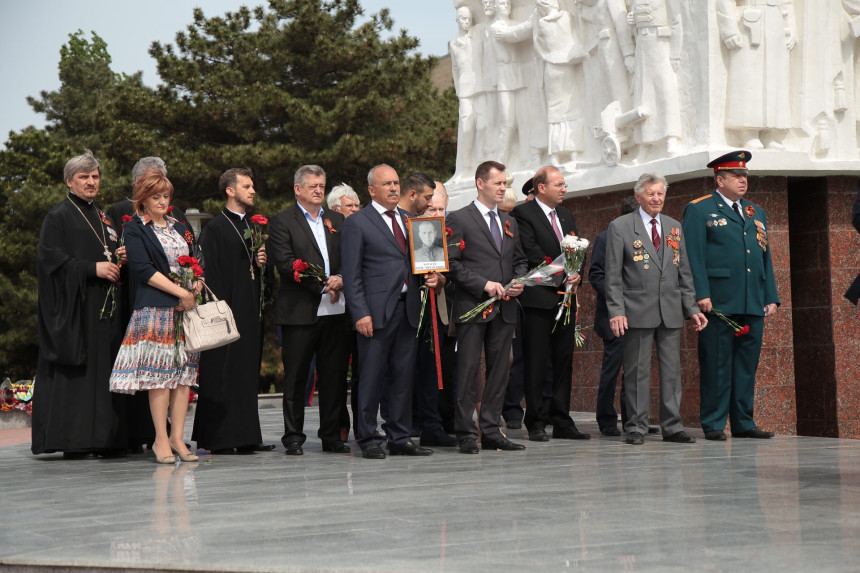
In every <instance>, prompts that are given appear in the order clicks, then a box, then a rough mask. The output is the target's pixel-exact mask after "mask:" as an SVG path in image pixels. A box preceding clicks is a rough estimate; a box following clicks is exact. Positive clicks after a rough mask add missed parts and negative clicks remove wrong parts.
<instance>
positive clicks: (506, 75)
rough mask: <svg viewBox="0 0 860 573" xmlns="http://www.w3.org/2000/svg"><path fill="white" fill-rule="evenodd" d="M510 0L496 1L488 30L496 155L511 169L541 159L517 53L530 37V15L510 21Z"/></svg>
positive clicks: (521, 66)
mask: <svg viewBox="0 0 860 573" xmlns="http://www.w3.org/2000/svg"><path fill="white" fill-rule="evenodd" d="M511 7H512V6H511V0H496V2H495V16H494V20H493V24H492V26H491V28H490V29H491V33H492V36H493V38H494V39H495V41H496V42H495V46H494V50H493V51H494V54H495V57H496V90H497V92H498V100H497V103H498V107H497V111H498V116H497V119H498V123H497V125H498V128H499V134H498V140H499V145H498V147H497V150H496V151H497V154H498V156H499V157H501V158H504V161H505V162H506V164H509V166H510V167H511V168H512V169H516V168H521V167H522V166H524V165H527V164H528V162H529V159H530V158H533V159H537V160H539V159H540V153H539V152H538V150H537V148H536V142H534V141H532V139H531V133H530V127H531V124H532V121H533V120H538V118H530V113H529V101H528V98H527V94H528V93H529V92H528V91H527V90H526V82H525V77H526V75H527V74H526V66H525V65H524V63H525V62H526V61H527V60H526V59H525V58H523V57H522V56H521V55H520V51H519V50H518V49H517V48H518V46H517V44H518V43H520V42H524V41H526V40H531V38H532V26H533V17H530V18H529V19H527V20H525V21H523V22H513V21H512V20H511Z"/></svg>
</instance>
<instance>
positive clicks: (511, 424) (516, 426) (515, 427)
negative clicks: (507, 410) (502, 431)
mask: <svg viewBox="0 0 860 573" xmlns="http://www.w3.org/2000/svg"><path fill="white" fill-rule="evenodd" d="M505 427H506V428H507V429H509V430H519V429H520V428H522V427H523V423H522V422H508V423H506V424H505Z"/></svg>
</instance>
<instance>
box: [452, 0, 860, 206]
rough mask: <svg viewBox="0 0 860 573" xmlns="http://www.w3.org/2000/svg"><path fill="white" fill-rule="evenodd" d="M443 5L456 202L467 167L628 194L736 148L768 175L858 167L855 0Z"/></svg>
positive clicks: (489, 0)
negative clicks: (640, 183)
mask: <svg viewBox="0 0 860 573" xmlns="http://www.w3.org/2000/svg"><path fill="white" fill-rule="evenodd" d="M453 7H454V8H455V9H461V10H458V12H457V17H458V22H460V25H459V31H458V33H457V37H455V38H454V39H453V40H452V41H451V43H450V44H449V51H450V54H451V57H452V67H453V68H454V70H455V72H454V73H455V74H456V75H457V76H458V78H457V80H456V82H455V87H456V91H457V95H458V97H459V98H460V103H461V110H460V117H461V122H460V123H461V125H460V135H459V137H460V146H459V149H458V160H457V176H456V177H454V178H452V180H451V181H450V182H449V183H451V185H448V190H449V192H450V193H451V201H452V203H451V205H452V206H453V207H456V206H458V204H459V203H458V200H457V194H458V193H459V192H462V193H464V194H466V195H467V196H470V197H473V192H474V183H473V181H472V178H473V176H474V167H475V166H476V164H478V163H481V162H482V161H486V160H488V159H494V160H497V161H501V162H502V163H504V164H505V165H507V167H508V171H509V173H510V174H511V175H512V176H513V177H514V187H515V188H516V187H519V186H521V185H522V184H523V183H524V182H525V181H526V180H527V179H528V178H529V177H531V176H532V175H534V172H535V170H536V169H537V168H538V167H540V166H541V165H546V164H547V163H550V162H551V163H555V164H557V165H558V166H559V167H561V169H562V172H563V173H565V177H566V179H567V182H568V186H569V189H570V192H571V193H582V192H584V193H591V192H598V191H600V190H616V189H621V188H629V187H630V185H631V184H632V183H633V182H635V181H636V179H637V178H638V176H639V175H641V174H642V173H644V172H646V171H659V172H661V173H664V174H666V175H668V176H673V175H686V174H689V173H692V172H696V171H697V170H701V173H699V174H700V175H701V174H704V173H705V172H706V171H707V170H706V169H704V167H703V166H704V165H705V164H707V162H708V161H709V160H710V159H713V157H716V155H717V154H721V153H725V152H726V151H728V150H730V149H736V148H740V147H745V148H749V149H751V150H753V151H757V153H756V155H755V162H756V170H757V171H759V172H765V173H768V174H786V175H789V174H791V175H799V174H803V173H804V172H806V171H808V170H812V171H818V172H820V173H828V174H830V173H844V172H845V171H848V170H860V154H858V146H857V142H858V137H860V135H858V134H860V123H858V121H860V98H858V95H857V94H858V93H860V0H453ZM462 9H466V10H462ZM469 15H470V16H471V18H470V17H469ZM470 43H471V48H470V47H469V44H470ZM470 56H471V58H472V61H471V62H469V57H470ZM476 60H477V61H476ZM469 86H472V87H471V88H470V87H469ZM574 167H575V170H574Z"/></svg>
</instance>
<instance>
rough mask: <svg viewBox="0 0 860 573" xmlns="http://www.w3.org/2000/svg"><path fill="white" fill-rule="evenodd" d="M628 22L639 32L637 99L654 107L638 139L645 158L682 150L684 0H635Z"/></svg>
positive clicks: (638, 103)
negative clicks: (680, 1) (680, 83)
mask: <svg viewBox="0 0 860 573" xmlns="http://www.w3.org/2000/svg"><path fill="white" fill-rule="evenodd" d="M629 4H630V12H629V13H628V15H627V22H628V23H629V24H630V25H631V26H633V28H634V30H635V35H636V51H635V63H634V71H633V103H634V105H635V106H636V107H643V108H645V109H646V110H647V111H648V117H646V118H645V119H644V120H643V121H641V122H640V123H638V124H637V126H636V128H635V130H634V139H635V141H636V142H637V143H638V144H639V145H640V149H639V160H640V162H643V161H649V160H652V159H654V158H656V157H659V156H664V157H672V156H674V155H677V154H678V153H679V152H680V151H681V112H680V109H679V108H678V78H677V76H676V75H675V74H676V72H677V70H678V68H679V66H680V63H681V40H682V33H683V30H682V25H681V11H680V8H679V4H678V0H629Z"/></svg>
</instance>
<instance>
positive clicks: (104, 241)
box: [66, 195, 111, 262]
mask: <svg viewBox="0 0 860 573" xmlns="http://www.w3.org/2000/svg"><path fill="white" fill-rule="evenodd" d="M66 199H68V200H69V203H71V204H72V205H74V206H75V209H77V210H78V213H80V214H81V217H83V218H84V221H86V222H87V225H89V226H90V229H92V231H93V235H95V236H96V241H99V234H98V233H96V228H95V227H93V224H92V223H90V220H89V219H87V216H86V215H84V212H83V211H81V208H80V207H78V206H77V204H76V203H75V202H74V201H72V198H71V197H69V196H68V195H66ZM100 226H101V228H102V239H101V241H99V244H100V245H101V246H103V247H104V248H105V252H104V256H105V258H106V259H107V262H110V259H111V252H110V249H108V244H107V237H105V227H104V225H100Z"/></svg>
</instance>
